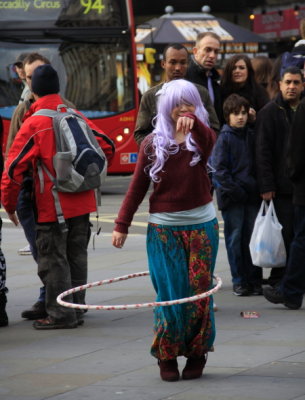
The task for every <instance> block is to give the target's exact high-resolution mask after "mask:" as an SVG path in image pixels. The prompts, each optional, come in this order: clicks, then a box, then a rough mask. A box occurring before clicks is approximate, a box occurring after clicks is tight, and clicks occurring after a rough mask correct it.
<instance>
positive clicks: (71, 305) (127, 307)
mask: <svg viewBox="0 0 305 400" xmlns="http://www.w3.org/2000/svg"><path fill="white" fill-rule="evenodd" d="M147 275H149V271H145V272H137V273H134V274H130V275H124V276H119V277H117V278H113V279H105V280H102V281H97V282H92V283H88V284H86V285H82V286H78V287H75V288H73V289H69V290H66V291H65V292H63V293H61V294H60V295H59V296H57V299H56V300H57V302H58V303H59V304H60V305H61V306H64V307H68V308H75V309H77V310H108V311H110V310H131V309H135V308H150V307H157V306H172V305H175V304H183V303H190V302H192V301H196V300H200V299H203V298H205V297H209V296H211V295H213V294H214V293H216V292H217V291H218V290H219V288H220V287H221V285H222V280H221V278H220V277H219V276H214V278H215V279H216V282H217V284H216V286H214V287H213V288H212V289H210V290H208V291H207V292H204V293H201V294H197V295H195V296H191V297H184V298H182V299H177V300H169V301H154V302H151V303H139V304H120V305H89V304H76V303H68V302H67V301H63V300H62V299H63V297H66V296H68V295H70V294H73V293H76V292H80V291H82V290H85V289H90V288H92V287H95V286H101V285H106V284H110V283H115V282H119V281H125V280H127V279H131V278H138V277H141V276H147Z"/></svg>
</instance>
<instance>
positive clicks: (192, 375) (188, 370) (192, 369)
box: [182, 354, 208, 379]
mask: <svg viewBox="0 0 305 400" xmlns="http://www.w3.org/2000/svg"><path fill="white" fill-rule="evenodd" d="M207 359H208V355H207V354H204V355H203V357H201V358H188V359H187V361H186V365H185V367H184V370H183V371H182V379H198V378H200V377H201V376H202V371H203V368H204V366H205V364H206V362H207Z"/></svg>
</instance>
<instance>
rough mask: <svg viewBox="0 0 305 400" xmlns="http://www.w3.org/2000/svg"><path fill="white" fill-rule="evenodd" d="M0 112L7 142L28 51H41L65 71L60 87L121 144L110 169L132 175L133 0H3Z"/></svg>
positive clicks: (134, 107)
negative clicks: (19, 67) (21, 58)
mask: <svg viewBox="0 0 305 400" xmlns="http://www.w3.org/2000/svg"><path fill="white" fill-rule="evenodd" d="M0 8H1V9H0V115H1V116H2V119H3V123H4V145H5V139H6V135H7V132H8V129H9V123H10V119H11V117H12V114H13V112H14V109H15V107H16V105H17V104H18V102H19V98H20V94H21V92H22V89H23V83H22V82H21V81H20V80H19V78H18V75H17V74H16V72H15V70H14V66H13V64H14V62H15V61H16V59H17V58H18V55H19V54H21V53H31V52H38V53H40V54H43V55H44V56H46V57H47V58H48V59H49V60H50V61H51V64H52V65H53V67H54V68H55V69H56V70H57V72H58V75H59V78H60V84H61V91H60V93H61V94H62V95H63V96H64V97H65V98H66V99H68V100H70V101H71V102H72V103H74V104H75V106H76V108H77V109H79V110H80V111H82V112H83V113H84V114H85V115H86V116H87V117H88V118H90V119H92V120H94V122H95V123H96V124H97V125H98V126H100V127H101V128H102V129H103V130H104V131H105V132H106V133H107V134H108V136H109V137H110V138H111V139H113V140H114V142H115V144H116V156H115V159H114V162H113V164H112V165H111V167H110V168H109V171H108V172H109V173H116V174H124V173H131V172H133V170H134V166H135V163H136V159H137V145H136V143H135V141H134V139H133V130H134V124H135V120H136V113H137V105H138V91H137V77H136V58H135V57H136V54H135V45H134V23H133V14H132V4H131V0H17V1H0Z"/></svg>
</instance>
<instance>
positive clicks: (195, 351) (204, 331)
mask: <svg viewBox="0 0 305 400" xmlns="http://www.w3.org/2000/svg"><path fill="white" fill-rule="evenodd" d="M146 245H147V254H148V264H149V270H150V276H151V279H152V283H153V285H154V288H155V290H156V293H157V297H156V301H167V300H176V299H180V298H183V297H190V296H194V295H196V294H200V293H202V292H206V291H207V290H209V289H211V288H212V279H213V271H214V267H215V261H216V255H217V251H218V223H217V219H216V218H215V219H214V220H212V221H209V222H206V223H202V224H196V225H184V226H165V225H157V224H152V223H149V224H148V229H147V243H146ZM154 318H155V321H154V333H155V336H154V339H153V343H152V347H151V354H152V355H153V356H154V357H156V358H158V359H160V360H170V359H174V358H176V357H177V356H185V357H195V358H197V357H198V358H199V357H202V356H203V354H204V353H206V352H208V351H212V350H213V343H214V339H215V322H214V312H213V299H212V297H211V296H210V297H206V298H204V299H201V300H197V301H195V302H191V303H185V304H179V305H174V306H165V307H156V308H155V310H154Z"/></svg>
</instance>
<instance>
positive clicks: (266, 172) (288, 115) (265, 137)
mask: <svg viewBox="0 0 305 400" xmlns="http://www.w3.org/2000/svg"><path fill="white" fill-rule="evenodd" d="M293 117H294V112H293V110H292V109H291V107H290V106H289V103H288V102H286V101H284V99H283V97H282V94H281V93H279V94H278V95H277V97H276V98H275V100H272V101H270V102H269V103H268V104H266V106H265V107H263V108H262V109H261V111H260V112H259V113H258V114H257V119H256V125H255V131H256V173H257V178H258V186H259V191H260V193H267V192H273V191H274V192H275V193H276V194H278V195H286V196H287V195H289V196H291V195H292V183H291V180H290V179H289V175H288V168H287V151H288V137H289V132H290V128H291V125H292V121H293Z"/></svg>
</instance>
